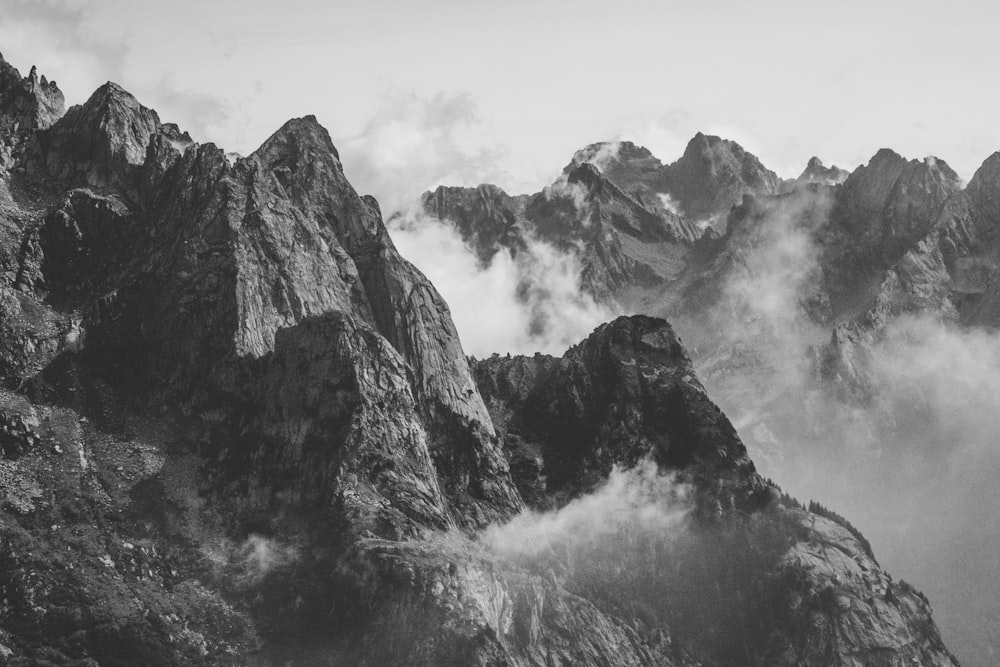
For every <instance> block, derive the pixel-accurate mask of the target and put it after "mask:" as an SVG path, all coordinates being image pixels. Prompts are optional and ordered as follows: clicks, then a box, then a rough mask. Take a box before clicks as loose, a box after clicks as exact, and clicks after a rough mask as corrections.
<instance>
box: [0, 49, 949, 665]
mask: <svg viewBox="0 0 1000 667" xmlns="http://www.w3.org/2000/svg"><path fill="white" fill-rule="evenodd" d="M0 94H2V98H0V130H2V140H3V147H2V152H0V262H2V271H3V281H2V285H0V328H2V333H0V372H2V374H3V376H2V382H3V389H2V391H0V421H2V427H0V444H2V452H3V456H2V459H0V484H2V485H0V492H2V494H3V508H2V513H0V541H2V542H0V544H2V547H0V589H2V591H0V593H2V595H0V600H2V601H0V653H2V657H3V659H4V660H5V661H6V664H11V665H41V664H53V665H59V664H76V665H86V664H90V665H93V664H100V665H175V664H176V665H192V664H205V665H216V664H220V665H224V664H232V665H237V664H238V665H243V664H302V665H312V664H337V665H341V664H361V665H364V664H368V665H387V664H415V665H501V664H509V665H545V666H549V665H734V664H739V665H801V664H809V665H872V664H878V665H899V666H902V665H912V664H920V665H952V664H954V660H953V659H952V658H951V656H950V654H949V653H948V651H947V650H946V649H945V647H944V646H943V644H942V642H941V639H940V637H939V634H938V631H937V629H936V627H935V625H934V623H933V621H932V619H931V615H930V608H929V605H928V603H927V601H926V600H925V599H924V598H923V597H922V596H921V595H920V594H919V593H917V592H916V591H914V590H913V589H912V588H910V587H909V586H907V585H903V584H898V583H896V582H894V581H893V580H892V578H891V577H890V576H889V575H888V574H887V573H885V572H883V571H882V570H881V569H880V568H879V566H878V565H877V564H876V562H875V560H874V558H873V557H872V556H871V555H870V554H869V553H868V551H867V549H866V545H865V544H864V543H863V542H862V541H860V539H859V537H857V536H856V534H855V533H856V531H854V530H853V529H851V527H850V526H849V524H846V522H843V521H841V520H840V519H839V517H838V516H837V515H835V514H833V513H832V512H825V513H823V514H817V513H813V512H809V511H806V510H804V509H802V508H801V507H798V506H797V504H796V503H793V502H791V501H786V502H782V501H781V493H780V491H779V490H778V489H777V488H776V487H775V486H774V485H773V484H771V483H769V482H767V481H766V480H764V479H762V478H761V477H759V476H758V475H757V474H756V472H755V471H754V466H753V464H752V463H751V462H750V460H749V459H748V457H747V454H746V450H745V448H744V447H743V445H742V443H741V442H740V440H739V439H738V437H737V436H736V433H735V430H734V429H733V427H732V425H731V424H730V422H729V421H728V420H727V418H726V417H725V416H724V415H723V414H722V413H721V412H720V411H719V409H718V408H717V407H716V406H715V404H714V403H712V401H711V400H710V399H709V398H708V396H707V395H706V392H705V390H704V388H703V386H702V385H701V384H700V382H699V381H698V380H697V378H696V377H695V374H694V372H693V370H692V367H691V362H690V361H689V359H688V357H687V355H686V353H685V351H684V349H683V347H682V345H681V342H680V341H679V339H678V338H677V337H676V336H675V335H674V333H673V331H672V330H671V328H670V326H669V325H668V324H667V323H666V322H665V321H663V320H661V319H655V318H648V317H641V316H636V317H626V318H620V319H617V320H615V321H614V322H611V323H609V324H605V325H603V326H601V327H599V328H598V329H597V330H596V331H595V332H594V333H593V334H592V335H591V336H590V337H588V338H587V339H586V340H584V341H583V342H581V343H580V344H578V345H576V346H574V347H573V348H572V349H570V350H569V351H568V352H567V353H566V354H565V355H564V356H563V357H562V358H560V359H556V358H551V357H545V356H535V357H530V358H529V357H513V358H511V357H505V358H501V357H493V358H490V359H486V360H483V361H479V362H475V363H474V364H473V366H472V367H471V368H470V365H469V362H468V361H467V360H466V357H465V355H464V354H463V351H462V347H461V344H460V342H459V340H458V337H457V334H456V332H455V328H454V325H453V324H452V321H451V317H450V314H449V312H448V308H447V306H446V304H445V303H444V301H443V300H442V299H441V297H440V295H439V294H438V293H437V291H436V290H435V289H434V287H433V286H432V285H430V284H429V283H428V281H427V280H426V279H425V278H424V277H423V275H422V274H421V273H420V272H419V271H417V270H416V269H414V268H413V266H411V265H410V264H409V263H408V262H407V261H406V260H405V259H403V258H402V257H400V255H399V253H398V252H397V251H396V249H395V247H394V246H393V243H392V241H391V239H390V238H389V236H388V234H387V232H386V228H385V226H384V224H383V221H382V217H381V213H380V211H379V208H378V205H377V203H376V202H375V201H374V200H373V199H372V198H370V197H361V196H358V194H357V193H356V192H355V191H354V189H353V188H352V187H351V185H350V184H349V183H348V182H347V180H346V179H345V178H344V173H343V170H342V166H341V163H340V159H339V156H338V154H337V151H336V149H335V148H334V146H333V144H332V142H331V140H330V137H329V134H328V133H327V132H326V130H324V129H323V128H322V127H320V126H319V124H318V123H317V122H316V120H315V118H313V117H305V118H300V119H296V120H292V121H289V122H288V123H286V124H285V125H284V126H283V127H282V128H281V129H279V130H278V131H277V132H276V133H275V134H274V135H273V136H272V137H271V138H269V139H268V140H267V141H266V142H265V143H264V144H263V145H262V146H261V147H260V148H259V149H258V150H257V151H255V152H254V153H253V154H251V155H250V156H248V157H245V158H239V159H234V160H231V159H230V158H228V157H227V155H226V154H225V153H224V152H223V151H222V150H221V149H219V148H218V147H216V146H214V145H211V144H197V143H195V142H194V141H192V140H191V138H190V137H189V136H187V135H186V134H185V133H183V132H182V131H180V130H179V129H178V128H177V127H176V126H174V125H170V124H166V123H162V122H161V121H160V119H159V118H158V117H157V115H156V113H155V112H154V111H152V110H150V109H147V108H145V107H143V106H142V105H141V104H140V103H139V102H137V101H136V100H135V99H134V98H133V97H132V96H131V95H130V94H128V93H127V92H126V91H124V90H122V89H121V88H120V87H118V86H116V85H114V84H110V83H109V84H106V85H105V86H102V87H101V88H100V89H99V90H98V91H97V92H95V93H94V94H93V96H91V98H90V99H89V100H87V102H86V103H84V104H83V105H80V106H74V107H71V108H70V109H69V110H67V111H65V113H63V108H62V95H61V94H60V93H59V91H58V89H57V88H56V86H55V84H54V83H50V82H47V81H45V80H44V79H39V78H37V77H36V76H35V75H34V73H32V74H31V75H29V77H27V78H22V77H21V76H20V74H19V73H18V72H17V71H16V70H15V69H13V68H12V67H11V66H9V65H7V64H6V63H2V66H0ZM593 177H594V175H593V174H590V173H588V172H587V171H583V172H580V173H577V174H576V175H575V176H574V178H576V179H579V180H581V181H586V179H591V178H593ZM678 178H679V179H681V180H683V178H685V177H684V176H678ZM608 192H609V195H614V192H613V191H611V190H609V191H608ZM657 220H658V219H657ZM657 220H653V219H650V220H649V221H648V222H649V223H650V226H649V227H648V229H647V230H646V231H647V232H648V233H649V234H650V235H652V236H654V237H655V238H657V239H661V240H662V241H663V242H664V243H668V242H674V241H676V240H677V239H679V238H688V239H690V238H692V235H693V234H694V232H695V230H693V229H690V228H687V227H685V226H683V225H681V224H678V225H676V226H666V227H665V226H663V225H660V224H659V223H658V222H657Z"/></svg>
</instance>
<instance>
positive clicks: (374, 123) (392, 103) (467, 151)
mask: <svg viewBox="0 0 1000 667" xmlns="http://www.w3.org/2000/svg"><path fill="white" fill-rule="evenodd" d="M480 125H481V121H480V119H479V115H478V111H477V108H476V104H475V101H474V100H473V98H472V97H471V96H470V95H469V94H467V93H453V94H447V93H438V94H437V95H434V96H433V97H430V98H425V97H419V96H417V95H415V94H395V95H392V96H390V97H388V98H386V100H385V102H384V104H383V107H382V109H381V111H380V112H379V113H378V114H377V115H376V116H375V117H374V118H372V119H371V121H370V122H369V123H368V124H367V125H366V126H365V128H364V130H363V131H362V132H361V133H360V134H358V135H356V136H353V137H349V138H347V139H346V140H341V141H340V142H339V143H338V149H339V151H340V154H341V158H342V160H343V163H344V169H345V172H346V173H347V177H348V178H349V179H350V180H351V182H352V183H353V184H354V186H355V187H356V188H357V189H358V191H359V192H363V193H366V194H373V195H375V197H376V198H377V199H378V200H379V203H380V204H381V205H382V209H383V210H384V211H386V212H387V213H389V212H392V211H395V210H397V209H399V208H401V207H403V206H404V205H406V204H408V203H410V202H412V201H414V200H415V199H416V198H417V197H418V196H419V195H420V194H421V193H422V192H424V191H426V190H429V189H432V188H433V187H435V186H437V185H440V184H448V185H470V186H472V185H479V184H480V183H485V182H496V181H497V180H499V178H500V177H501V172H500V168H499V166H498V162H499V160H500V159H501V158H502V157H503V155H504V150H503V149H502V148H501V147H499V146H490V145H486V144H484V142H483V141H482V137H481V131H480V130H481V127H480Z"/></svg>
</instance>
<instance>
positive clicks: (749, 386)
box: [424, 135, 1000, 664]
mask: <svg viewBox="0 0 1000 667" xmlns="http://www.w3.org/2000/svg"><path fill="white" fill-rule="evenodd" d="M588 166H589V169H588V172H587V174H588V175H587V178H586V179H577V181H576V182H578V183H584V182H586V183H601V182H602V180H603V182H606V183H608V184H610V185H605V186H603V187H604V190H605V191H609V190H610V186H613V187H614V188H616V189H617V191H619V192H621V193H626V194H627V195H628V196H630V197H631V198H632V199H634V200H635V201H637V202H639V203H640V204H641V205H642V206H643V207H644V208H645V210H646V211H647V212H649V213H653V214H655V215H659V216H660V217H661V218H666V217H667V214H669V216H670V217H669V219H670V220H671V221H672V222H671V224H672V225H673V228H675V229H690V230H692V231H693V232H694V233H692V234H688V235H678V240H677V241H676V242H672V243H663V244H657V243H653V242H650V241H648V240H642V241H639V242H637V239H639V238H640V236H639V235H638V234H636V233H634V232H632V233H631V234H630V235H629V236H628V237H626V236H621V235H619V236H616V235H615V234H602V235H600V236H597V235H595V236H594V237H592V238H590V237H587V236H586V234H587V232H588V231H589V230H590V227H589V226H588V225H589V224H590V221H591V220H592V219H593V217H592V216H593V213H592V211H591V210H590V209H588V208H585V207H582V206H577V207H575V208H574V207H572V206H569V205H566V206H564V207H563V209H562V215H561V218H559V223H558V225H555V224H552V223H551V222H549V219H546V218H545V217H543V216H534V217H532V216H528V215H524V214H522V213H520V211H521V209H518V211H519V212H518V213H517V214H516V215H515V216H514V217H513V220H514V221H515V222H514V223H513V224H514V227H515V228H517V229H518V230H520V231H519V234H521V238H522V239H524V238H531V237H532V236H535V237H543V238H549V239H554V240H555V241H554V242H558V241H559V240H562V241H561V243H560V244H559V247H560V248H561V249H563V250H564V251H565V252H566V253H567V254H568V255H569V256H572V257H575V258H577V259H579V261H580V263H581V266H582V269H581V272H580V287H581V289H582V290H583V291H584V292H586V293H587V294H588V295H590V296H591V297H593V298H594V299H595V300H596V301H597V302H599V303H600V304H602V305H603V306H604V307H605V308H606V309H607V310H608V311H610V312H612V313H622V314H624V313H645V314H647V315H651V316H656V317H664V318H667V319H669V320H670V322H671V324H672V326H673V327H674V328H675V330H676V331H677V332H678V333H679V334H680V335H681V336H682V337H683V338H684V340H685V341H687V342H688V343H689V348H688V349H689V350H690V351H691V356H692V359H693V367H694V369H695V371H696V372H697V375H698V377H700V378H701V380H702V381H703V382H704V384H705V386H706V387H707V388H708V391H709V393H710V395H711V396H712V397H713V399H714V400H716V401H718V403H719V404H720V406H721V407H722V408H723V410H724V411H725V412H726V414H727V415H729V416H730V418H731V419H732V420H733V422H734V423H736V424H737V425H738V428H739V433H740V435H741V437H742V439H743V440H744V442H746V443H747V445H748V447H749V449H750V451H751V453H752V454H753V456H754V458H755V460H756V461H757V463H758V465H760V466H761V468H762V469H763V470H765V471H767V474H769V475H773V476H775V477H779V478H782V479H789V480H792V483H794V485H795V490H796V492H798V493H802V494H805V493H809V494H815V495H814V496H813V497H814V498H820V499H822V500H823V501H824V502H826V503H831V504H834V505H835V506H840V507H842V506H847V507H850V508H851V514H850V516H852V518H855V517H856V520H857V521H859V522H862V523H864V525H865V526H867V530H868V531H871V532H874V534H875V537H874V538H873V541H875V542H878V543H881V544H883V545H890V546H893V545H895V546H894V548H893V551H892V553H891V557H892V558H893V562H900V563H905V564H906V565H907V566H908V567H909V569H910V571H914V572H919V573H921V575H922V576H924V577H926V579H925V581H928V582H929V585H933V586H935V597H936V598H941V597H943V596H947V597H946V598H945V602H946V604H945V605H944V610H945V612H946V616H945V617H946V620H947V629H948V631H949V632H952V633H954V634H955V635H956V636H959V635H961V636H964V637H965V638H966V645H964V646H962V647H961V649H960V650H962V651H965V653H963V657H964V656H968V657H967V661H968V662H970V663H972V664H990V662H991V658H990V657H989V656H990V655H992V653H991V652H992V651H995V650H996V649H997V646H996V642H995V636H994V635H993V633H992V631H991V630H989V629H988V628H986V627H985V626H983V625H982V622H981V618H984V617H991V616H993V615H995V614H996V613H998V612H1000V603H998V598H997V597H996V596H995V595H994V594H993V593H991V592H990V591H986V590H983V589H981V588H980V584H981V582H982V581H983V580H987V579H990V578H991V577H993V576H994V574H996V571H995V568H994V567H993V566H992V565H989V563H992V559H989V558H988V557H987V556H985V554H986V553H989V552H991V550H992V548H993V547H992V546H990V547H986V546H983V548H982V551H976V554H978V555H976V556H969V555H968V553H969V552H968V551H967V548H966V547H965V546H963V545H968V544H984V543H983V542H982V540H981V538H980V528H979V526H980V525H981V524H982V522H984V521H988V518H987V517H989V516H991V515H992V513H993V512H995V511H997V510H1000V503H998V502H997V501H996V499H995V498H994V496H993V495H992V493H991V492H990V491H989V489H991V488H992V479H993V477H992V476H993V475H994V474H995V471H996V470H997V469H998V468H997V466H998V465H1000V461H997V460H995V459H994V458H993V457H992V455H991V454H989V453H988V452H989V451H991V450H990V448H989V446H988V444H987V443H988V442H991V441H992V436H990V435H989V433H990V432H992V430H993V428H996V427H1000V424H998V423H995V422H994V421H993V420H992V418H991V417H988V416H984V414H983V410H985V411H986V412H989V411H990V409H989V408H988V407H986V406H982V409H980V407H973V406H979V405H980V402H981V401H982V400H985V396H988V395H992V391H993V385H992V380H991V378H992V377H995V373H996V372H1000V366H998V365H997V364H996V363H994V361H993V356H992V352H991V350H993V349H995V346H996V339H995V329H996V326H997V324H998V323H1000V315H998V312H1000V296H998V293H997V289H998V287H1000V276H998V270H1000V269H998V255H997V247H998V246H997V238H998V237H997V234H998V231H997V230H1000V207H998V205H997V202H1000V190H998V188H1000V154H994V155H992V156H990V157H989V158H988V159H987V160H986V161H985V162H984V163H983V165H982V167H981V168H980V169H979V170H978V171H977V172H976V174H975V175H974V176H973V178H972V179H971V180H970V181H969V183H968V185H965V184H963V183H962V181H961V179H960V178H959V177H958V175H957V174H956V173H955V172H954V170H952V169H951V168H950V167H949V166H948V164H947V163H946V162H945V161H944V160H941V159H938V158H934V157H928V158H925V159H922V160H915V159H907V158H904V157H903V156H901V155H899V154H898V153H896V152H895V151H892V150H890V149H883V150H880V151H878V152H877V153H876V154H875V155H874V156H872V158H871V159H870V160H869V161H868V162H867V163H866V164H863V165H860V166H859V167H857V168H856V169H854V170H853V171H852V172H850V173H848V172H846V171H845V170H841V169H838V168H836V167H829V168H828V167H826V166H824V165H823V164H822V162H821V161H820V160H819V159H818V158H813V159H811V160H810V161H809V163H808V165H807V166H806V168H805V170H804V171H803V173H802V175H801V176H799V177H798V178H797V179H795V180H794V181H784V182H782V181H780V180H779V179H777V177H775V176H773V174H772V172H770V171H768V170H767V169H766V168H764V167H763V166H762V165H761V164H760V161H759V160H757V158H755V157H754V156H752V155H750V154H748V153H747V152H746V151H744V150H743V149H742V148H740V147H738V146H737V145H736V144H734V143H733V142H731V141H725V140H722V139H718V138H714V137H706V136H704V135H698V136H696V137H695V138H694V139H692V141H691V142H690V143H689V144H688V147H687V149H686V150H685V152H684V155H683V156H682V157H681V158H679V159H678V160H677V161H676V162H674V163H673V164H670V165H665V164H664V163H663V162H661V161H660V160H659V159H658V158H657V157H656V156H654V155H652V153H651V152H650V151H648V150H647V149H645V148H643V147H640V146H636V145H635V144H632V143H629V142H604V143H595V144H591V145H588V146H586V147H584V148H583V149H581V150H580V151H578V152H577V153H576V154H575V155H574V156H573V158H572V160H571V161H570V163H569V165H568V166H567V167H566V168H565V169H564V171H563V175H562V177H561V178H560V179H559V180H557V182H556V183H555V184H553V185H552V186H550V187H549V188H547V189H546V190H545V191H544V192H551V191H558V190H559V189H560V188H565V187H566V186H565V184H566V183H568V182H569V178H570V175H572V174H576V173H579V172H580V170H582V169H585V168H587V167H588ZM683 174H686V176H682V175H683ZM686 182H690V184H691V185H690V188H688V189H687V190H685V189H684V188H685V187H687V186H683V187H682V184H683V183H686ZM452 191H454V192H458V191H461V189H452ZM544 192H543V193H539V194H535V195H526V196H524V195H522V196H519V197H518V198H516V199H517V200H518V201H521V202H525V201H537V202H544V201H547V199H546V198H545V197H543V195H544ZM591 192H592V189H591V188H590V187H588V188H587V189H583V190H580V191H578V192H576V194H577V195H578V196H577V199H576V200H575V201H578V202H582V201H586V199H585V197H584V196H590V193H591ZM549 198H551V195H550V197H549ZM652 202H659V207H658V206H656V205H654V203H652ZM424 210H425V213H427V214H428V215H430V216H432V217H437V218H439V219H443V220H445V221H446V222H448V221H449V220H450V218H449V214H448V212H447V211H443V210H435V209H434V208H432V207H427V206H426V205H425V208H424ZM665 212H666V213H665ZM706 216H708V217H710V218H711V217H712V216H714V219H715V220H716V222H713V223H712V226H711V227H708V228H706V231H705V232H704V233H703V234H699V233H698V231H697V230H698V229H699V228H700V227H701V226H704V223H705V221H706V219H708V218H706ZM639 220H641V214H639V213H638V212H636V211H634V210H629V212H628V213H620V214H619V215H618V217H617V218H613V221H609V223H608V224H606V225H605V226H603V227H601V229H606V228H608V227H616V228H617V229H619V230H621V229H632V230H635V229H640V228H641V223H640V222H638V221H639ZM614 221H617V226H616V225H615V222H614ZM624 221H628V222H627V223H626V222H624ZM633 221H635V222H633ZM716 227H717V228H718V229H719V230H721V232H720V231H716V229H715V228H716ZM482 228H483V227H482V223H481V222H477V219H476V217H475V216H474V215H470V216H467V217H465V218H463V221H462V224H461V226H456V229H457V231H458V232H459V233H460V235H461V236H462V237H463V238H464V239H465V240H466V241H467V242H468V243H470V244H471V246H472V247H473V248H476V247H477V243H476V241H475V238H476V234H477V233H479V232H478V230H479V229H482ZM553 230H557V231H556V232H554V231H553ZM584 239H587V240H586V241H584ZM504 247H505V246H504V243H503V242H500V241H497V242H495V243H494V244H493V245H492V246H491V253H492V254H491V255H490V257H495V255H496V253H498V252H500V251H501V250H502V249H503V248H504ZM507 247H508V248H509V247H510V246H507ZM620 248H628V249H630V251H631V252H632V255H631V256H632V257H634V258H635V259H636V260H638V261H640V262H641V264H640V266H645V267H650V270H636V269H635V268H633V269H631V270H616V267H617V266H619V265H620V262H617V261H615V260H614V258H615V257H616V256H617V255H616V253H620V252H621V251H620ZM530 250H531V249H530V245H529V244H526V243H522V244H521V245H520V246H519V247H518V250H517V252H519V253H525V252H530ZM488 261H492V260H485V259H484V262H488ZM595 267H602V268H603V270H595ZM668 267H669V268H668ZM523 279H524V280H531V277H530V275H528V276H525V277H524V278H523ZM963 406H968V407H963ZM970 452H976V454H975V455H974V457H973V455H972V454H971V453H970ZM970 457H973V458H974V461H975V462H974V463H973V462H971V461H970ZM942 471H949V472H948V473H946V474H942ZM930 489H934V491H933V494H941V495H943V496H949V497H952V496H953V497H955V498H956V500H955V501H954V503H953V505H952V503H951V501H949V507H948V508H945V507H944V505H943V504H940V503H935V502H933V501H931V500H930V496H929V495H928V493H930V491H929V490H930ZM956 489H961V491H956ZM933 494H932V495H933ZM959 496H960V497H961V498H962V499H963V500H961V501H959V500H958V497H959ZM893 531H898V532H893ZM931 531H940V532H942V533H944V532H947V534H948V535H949V539H948V540H946V541H944V542H942V546H941V547H940V549H937V548H930V547H926V546H922V545H924V544H925V543H924V542H923V540H924V539H925V537H926V535H927V534H928V532H931ZM900 534H902V536H900ZM987 542H989V543H990V544H991V545H993V544H994V542H997V541H995V540H994V541H989V540H987ZM904 545H905V546H904ZM996 546H997V547H1000V542H998V543H997V544H996ZM962 554H966V555H965V556H963V555H962ZM963 557H964V558H966V559H967V565H966V566H963V567H961V568H953V567H952V565H951V564H952V563H953V562H954V560H955V559H956V558H963ZM921 559H923V560H921ZM959 589H961V590H964V591H967V592H968V595H970V596H972V597H973V598H975V599H976V603H975V605H972V606H970V605H968V604H966V602H965V601H964V600H965V598H963V597H962V596H960V595H959V594H958V593H957V592H956V593H954V594H953V593H952V591H957V590H959ZM941 608H942V605H940V604H939V605H938V609H939V611H940V610H941ZM974 608H975V609H979V610H980V611H973V609H974ZM982 610H989V611H982ZM939 618H940V614H939ZM973 627H974V628H976V629H975V630H971V629H969V628H973ZM947 636H948V635H947V634H946V637H947Z"/></svg>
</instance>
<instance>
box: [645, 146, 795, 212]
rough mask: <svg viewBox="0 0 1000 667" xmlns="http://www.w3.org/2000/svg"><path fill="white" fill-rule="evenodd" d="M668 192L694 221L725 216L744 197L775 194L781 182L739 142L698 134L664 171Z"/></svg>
mask: <svg viewBox="0 0 1000 667" xmlns="http://www.w3.org/2000/svg"><path fill="white" fill-rule="evenodd" d="M663 184H664V189H665V190H666V191H667V192H668V193H669V194H670V196H671V197H673V198H674V200H675V201H677V202H678V203H679V204H680V206H681V208H682V209H683V210H684V212H685V213H686V214H687V215H688V216H689V217H691V218H693V219H709V218H712V217H715V216H719V215H720V214H725V213H727V212H728V211H729V209H730V208H731V207H732V206H733V205H735V204H737V203H739V202H740V201H741V200H742V198H743V195H744V194H774V193H775V192H776V191H777V190H778V186H779V184H780V179H779V178H778V176H777V174H775V173H774V172H773V171H770V170H769V169H767V168H766V167H764V165H762V164H761V162H760V160H758V159H757V157H756V156H754V155H753V154H751V153H749V152H747V151H746V150H744V149H743V147H742V146H740V145H739V144H738V143H736V142H735V141H731V140H728V139H722V138H720V137H717V136H712V135H706V134H703V133H701V132H699V133H697V134H696V135H695V136H694V137H693V138H692V139H691V141H689V142H688V145H687V147H686V148H685V149H684V154H683V155H682V156H681V157H680V158H679V159H678V160H677V161H676V162H673V163H672V164H669V165H667V166H666V167H664V168H663Z"/></svg>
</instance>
